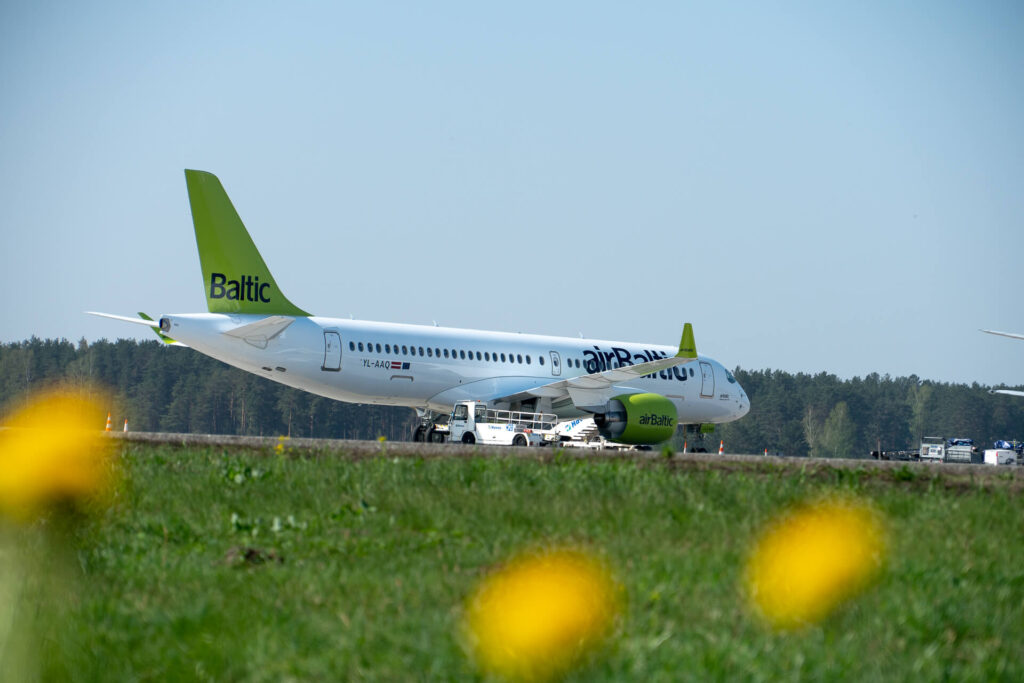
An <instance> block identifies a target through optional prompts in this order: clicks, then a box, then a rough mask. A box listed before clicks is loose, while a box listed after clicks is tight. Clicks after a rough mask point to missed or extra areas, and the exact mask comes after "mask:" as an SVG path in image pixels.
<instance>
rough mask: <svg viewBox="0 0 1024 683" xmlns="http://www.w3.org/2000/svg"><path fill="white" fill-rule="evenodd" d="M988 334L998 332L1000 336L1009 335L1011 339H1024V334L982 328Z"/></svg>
mask: <svg viewBox="0 0 1024 683" xmlns="http://www.w3.org/2000/svg"><path fill="white" fill-rule="evenodd" d="M982 332H985V333H986V334H998V335H999V336H1000V337H1009V338H1010V339H1024V334H1014V333H1013V332H996V331H995V330H982Z"/></svg>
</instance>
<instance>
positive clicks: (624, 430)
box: [594, 394, 679, 445]
mask: <svg viewBox="0 0 1024 683" xmlns="http://www.w3.org/2000/svg"><path fill="white" fill-rule="evenodd" d="M678 419H679V413H678V411H676V406H675V404H674V403H672V401H670V400H668V399H667V398H665V397H664V396H662V395H661V394H623V395H622V396H616V397H615V398H612V399H609V401H608V403H607V404H606V405H605V410H604V412H603V413H594V424H595V425H596V426H597V431H598V432H599V433H600V434H601V436H603V437H604V438H606V439H608V440H609V441H615V442H617V443H628V444H634V445H646V444H655V443H661V442H662V441H668V440H669V439H671V438H672V434H674V433H675V431H676V422H677V421H678Z"/></svg>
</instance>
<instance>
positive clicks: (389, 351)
mask: <svg viewBox="0 0 1024 683" xmlns="http://www.w3.org/2000/svg"><path fill="white" fill-rule="evenodd" d="M384 352H385V353H391V344H385V345H384Z"/></svg>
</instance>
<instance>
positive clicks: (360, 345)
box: [359, 342, 363, 351]
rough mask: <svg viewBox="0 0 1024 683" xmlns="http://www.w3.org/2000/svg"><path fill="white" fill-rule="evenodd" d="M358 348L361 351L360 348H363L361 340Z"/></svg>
mask: <svg viewBox="0 0 1024 683" xmlns="http://www.w3.org/2000/svg"><path fill="white" fill-rule="evenodd" d="M359 350H360V351H362V350H363V342H359Z"/></svg>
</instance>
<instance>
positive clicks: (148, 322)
mask: <svg viewBox="0 0 1024 683" xmlns="http://www.w3.org/2000/svg"><path fill="white" fill-rule="evenodd" d="M86 313H87V314H89V315H98V316H99V317H101V318H111V319H113V320H120V321H121V322H126V323H132V324H135V325H145V326H146V327H148V328H149V329H151V330H153V332H155V333H156V336H157V337H159V338H160V341H162V342H163V343H164V344H167V345H168V346H184V347H185V348H188V345H187V344H182V343H181V342H180V341H177V340H175V339H171V338H170V337H168V336H167V335H166V334H164V333H163V332H161V331H160V325H159V323H157V322H156V321H155V320H153V319H152V318H150V317H149V316H148V315H146V314H145V313H139V315H140V316H142V317H141V318H129V317H128V316H126V315H114V314H113V313H99V312H98V311H86Z"/></svg>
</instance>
